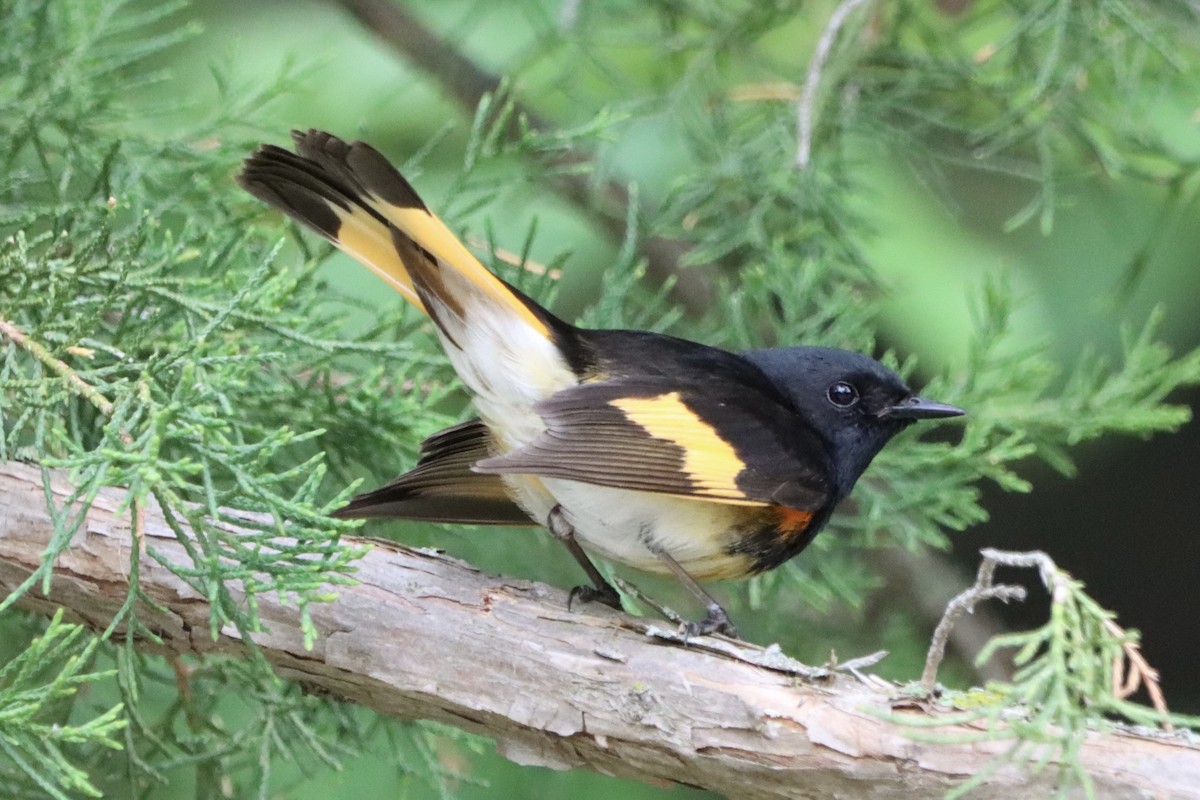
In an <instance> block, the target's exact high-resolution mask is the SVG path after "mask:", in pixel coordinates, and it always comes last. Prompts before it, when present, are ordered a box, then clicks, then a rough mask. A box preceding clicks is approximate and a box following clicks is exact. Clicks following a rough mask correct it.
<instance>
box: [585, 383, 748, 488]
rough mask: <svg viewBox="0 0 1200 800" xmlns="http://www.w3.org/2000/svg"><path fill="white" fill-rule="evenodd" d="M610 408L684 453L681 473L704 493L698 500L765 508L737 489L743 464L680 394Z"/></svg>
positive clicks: (631, 399)
mask: <svg viewBox="0 0 1200 800" xmlns="http://www.w3.org/2000/svg"><path fill="white" fill-rule="evenodd" d="M609 404H610V405H612V406H614V407H616V408H619V409H620V410H621V412H622V413H623V414H625V416H626V417H627V418H628V419H629V421H630V422H633V423H634V424H636V425H638V426H639V427H641V428H643V429H644V430H645V431H646V432H647V433H648V434H650V435H651V436H653V437H654V438H655V439H659V440H662V441H664V442H670V443H671V444H673V445H675V446H676V447H678V448H679V449H680V450H682V451H683V469H684V471H685V472H687V473H688V477H689V478H690V479H691V480H692V481H693V482H694V483H695V484H696V485H697V487H698V488H700V489H701V490H702V491H703V495H700V496H698V497H697V499H712V498H720V499H721V500H724V501H725V502H732V503H736V504H739V505H754V506H758V505H764V504H763V503H762V502H761V501H758V500H751V499H748V498H747V497H746V495H745V493H744V492H743V491H742V490H741V489H739V488H738V485H737V477H738V474H739V473H741V471H742V470H743V469H745V468H746V464H745V462H743V461H742V459H741V458H739V457H738V454H737V451H735V450H734V449H733V446H732V445H730V444H729V442H727V441H725V440H724V439H722V438H721V435H720V434H719V433H718V432H717V431H716V429H715V428H713V427H712V426H711V425H709V424H708V423H707V422H705V421H704V420H702V419H701V418H700V417H698V416H697V415H696V413H695V412H694V411H692V410H691V409H690V408H688V407H687V405H686V404H685V403H684V402H683V400H682V399H681V398H680V396H679V392H671V393H670V394H664V395H659V396H657V397H619V398H617V399H615V400H610V401H609ZM683 496H687V495H683Z"/></svg>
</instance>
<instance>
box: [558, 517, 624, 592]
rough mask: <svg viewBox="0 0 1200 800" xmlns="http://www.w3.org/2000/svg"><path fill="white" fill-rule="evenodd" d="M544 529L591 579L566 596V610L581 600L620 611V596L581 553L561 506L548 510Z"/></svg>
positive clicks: (573, 529) (585, 554) (584, 554)
mask: <svg viewBox="0 0 1200 800" xmlns="http://www.w3.org/2000/svg"><path fill="white" fill-rule="evenodd" d="M546 527H547V528H549V529H550V533H551V534H553V536H554V538H555V539H558V540H559V541H560V542H562V543H563V544H565V545H566V546H567V549H568V550H570V551H571V555H573V556H575V560H576V561H578V562H579V566H581V567H583V571H584V572H586V573H587V576H588V577H589V578H591V579H592V585H591V586H576V587H575V588H574V589H572V590H571V593H570V594H569V595H568V596H567V610H568V611H569V610H570V609H571V604H572V603H574V602H575V600H576V599H579V600H582V601H583V602H585V603H590V602H593V601H595V602H598V603H603V604H604V605H606V606H609V607H611V608H615V609H617V610H618V611H622V610H623V609H622V608H621V595H620V594H618V592H617V590H616V589H614V588H613V587H612V584H611V583H609V582H608V581H606V580H605V579H604V576H603V575H601V574H600V570H598V569H596V565H595V564H593V563H592V560H591V559H590V558H588V557H587V553H585V552H583V548H582V547H580V546H579V542H578V541H577V540H576V539H575V528H574V527H573V526H572V525H571V523H570V522H569V521H568V520H567V515H566V513H565V512H563V509H562V506H558V505H556V506H555V507H554V508H552V509H550V514H549V516H547V517H546Z"/></svg>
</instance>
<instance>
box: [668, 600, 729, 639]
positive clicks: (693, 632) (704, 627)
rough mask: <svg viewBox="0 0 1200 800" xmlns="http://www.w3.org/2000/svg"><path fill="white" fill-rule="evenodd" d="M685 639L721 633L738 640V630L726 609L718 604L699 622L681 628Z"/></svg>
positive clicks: (714, 604)
mask: <svg viewBox="0 0 1200 800" xmlns="http://www.w3.org/2000/svg"><path fill="white" fill-rule="evenodd" d="M679 631H680V633H682V634H683V638H685V639H691V638H693V637H696V636H707V635H708V634H710V633H721V634H724V635H726V636H728V637H729V638H730V639H738V638H740V637H739V636H738V632H737V628H735V627H734V626H733V623H732V622H730V621H729V615H728V614H726V613H725V609H723V608H721V607H720V606H719V605H717V604H716V603H713V604H712V605H710V606H709V607H708V614H707V615H706V616H705V617H704V619H702V620H700V621H699V622H685V623H683V625H681V626H680V627H679Z"/></svg>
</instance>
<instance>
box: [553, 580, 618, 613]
mask: <svg viewBox="0 0 1200 800" xmlns="http://www.w3.org/2000/svg"><path fill="white" fill-rule="evenodd" d="M576 600H580V601H582V602H584V603H603V604H604V605H606V606H608V607H609V608H615V609H616V610H617V611H624V610H625V609H624V608H622V607H621V595H620V594H619V593H618V592H617V590H616V589H614V588H613V587H611V586H609V585H608V584H607V583H606V584H604V585H603V586H576V587H575V588H574V589H572V590H571V593H570V594H569V595H567V610H568V611H570V610H571V606H572V605H573V604H574V603H575V601H576Z"/></svg>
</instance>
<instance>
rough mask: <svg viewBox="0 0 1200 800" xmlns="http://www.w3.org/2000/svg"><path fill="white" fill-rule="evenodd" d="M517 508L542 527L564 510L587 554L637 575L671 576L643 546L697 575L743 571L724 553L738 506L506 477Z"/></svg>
mask: <svg viewBox="0 0 1200 800" xmlns="http://www.w3.org/2000/svg"><path fill="white" fill-rule="evenodd" d="M504 478H505V482H506V483H507V484H508V485H509V487H510V488H512V489H513V490H514V493H515V494H517V495H518V498H519V499H518V502H519V504H520V505H521V506H522V507H523V508H525V510H526V511H528V512H529V513H530V514H531V515H532V516H533V517H534V519H536V520H537V521H539V522H541V523H542V524H545V522H546V518H547V516H548V515H549V513H550V510H551V509H552V508H553V507H554V506H555V505H556V504H557V505H560V506H562V509H563V511H564V512H565V514H566V518H567V521H568V522H570V523H571V526H572V527H573V528H574V529H575V538H576V539H577V540H578V541H579V543H580V544H581V545H583V547H584V548H585V549H586V550H588V551H589V552H592V553H595V554H596V555H598V556H600V557H602V558H605V559H608V560H609V561H615V562H617V563H619V564H626V565H628V566H631V567H633V568H635V569H639V570H642V571H643V572H651V573H656V574H670V570H669V569H668V568H667V566H666V565H665V564H664V563H663V562H662V560H661V559H660V558H659V557H658V556H656V555H655V554H654V553H653V552H652V551H651V549H650V547H649V546H648V544H649V543H652V544H653V545H654V546H656V547H658V548H661V549H663V550H665V551H666V552H667V553H669V554H670V555H671V557H672V558H674V559H675V560H676V561H677V562H679V565H680V566H681V567H683V568H684V569H685V570H687V571H688V573H689V574H691V575H693V576H695V577H697V578H708V577H714V578H715V577H721V576H724V575H737V574H742V573H743V571H744V567H745V564H746V559H745V558H744V557H742V556H732V557H731V556H730V555H728V554H727V553H725V551H724V547H725V545H726V544H727V543H728V542H729V531H730V529H731V528H732V527H733V526H734V525H736V524H737V522H738V516H737V512H738V511H739V510H743V509H742V508H741V507H739V506H732V505H724V504H720V503H713V502H706V501H703V500H692V499H688V498H683V497H671V496H667V495H661V494H653V493H650V492H639V491H635V490H632V489H618V488H614V487H610V486H596V485H593V484H586V483H580V482H578V481H570V480H563V479H561V478H534V477H532V476H528V475H506V476H504Z"/></svg>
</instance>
